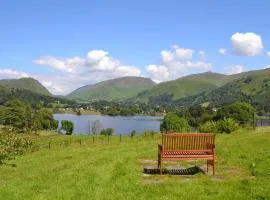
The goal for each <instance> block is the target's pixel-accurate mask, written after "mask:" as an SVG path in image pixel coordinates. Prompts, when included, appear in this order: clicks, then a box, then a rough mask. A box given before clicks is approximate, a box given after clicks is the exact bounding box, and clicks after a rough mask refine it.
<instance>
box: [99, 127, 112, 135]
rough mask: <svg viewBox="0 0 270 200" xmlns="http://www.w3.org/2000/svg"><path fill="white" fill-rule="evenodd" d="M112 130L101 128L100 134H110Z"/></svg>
mask: <svg viewBox="0 0 270 200" xmlns="http://www.w3.org/2000/svg"><path fill="white" fill-rule="evenodd" d="M113 131H114V130H113V128H105V129H102V130H101V132H100V135H112V134H113Z"/></svg>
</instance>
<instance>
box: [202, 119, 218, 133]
mask: <svg viewBox="0 0 270 200" xmlns="http://www.w3.org/2000/svg"><path fill="white" fill-rule="evenodd" d="M199 130H200V132H201V133H217V132H219V130H218V126H217V122H214V121H208V122H205V123H204V124H201V125H200V127H199Z"/></svg>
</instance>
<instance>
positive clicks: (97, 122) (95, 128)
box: [91, 119, 102, 135]
mask: <svg viewBox="0 0 270 200" xmlns="http://www.w3.org/2000/svg"><path fill="white" fill-rule="evenodd" d="M101 129H102V124H101V122H100V120H98V119H97V120H95V121H93V122H92V124H91V130H92V134H93V135H96V134H98V133H99V132H100V130H101Z"/></svg>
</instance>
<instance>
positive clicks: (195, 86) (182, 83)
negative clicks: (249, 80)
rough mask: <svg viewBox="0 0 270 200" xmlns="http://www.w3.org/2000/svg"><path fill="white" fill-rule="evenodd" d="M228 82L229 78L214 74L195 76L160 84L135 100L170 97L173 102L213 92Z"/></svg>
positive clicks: (140, 94)
mask: <svg viewBox="0 0 270 200" xmlns="http://www.w3.org/2000/svg"><path fill="white" fill-rule="evenodd" d="M226 82H227V76H226V75H224V74H218V73H213V72H206V73H201V74H193V75H190V76H186V77H182V78H179V79H176V80H173V81H168V82H163V83H160V84H158V85H156V86H154V87H152V88H150V89H148V90H146V91H143V92H141V93H139V94H138V95H137V97H136V98H135V99H136V100H137V101H145V102H147V101H149V99H150V98H153V97H158V96H162V95H170V96H172V98H173V100H176V99H180V98H184V97H187V96H191V95H195V94H198V93H201V92H204V91H210V90H213V89H215V88H217V87H219V86H221V85H223V84H224V83H226Z"/></svg>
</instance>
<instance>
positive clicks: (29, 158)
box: [0, 128, 270, 200]
mask: <svg viewBox="0 0 270 200" xmlns="http://www.w3.org/2000/svg"><path fill="white" fill-rule="evenodd" d="M37 142H38V143H39V144H40V146H41V148H40V150H39V151H36V152H29V153H27V154H26V155H23V156H19V157H17V158H16V159H15V160H11V161H7V162H6V163H5V164H2V165H0V177H1V179H0V199H1V200H2V199H3V200H9V199H16V200H18V199H35V200H38V199H76V200H77V199H230V200H233V199H245V200H246V199H270V128H263V129H262V128H261V129H257V130H256V131H244V130H241V131H238V132H235V133H232V134H231V135H217V140H216V147H217V148H216V152H217V174H216V176H212V175H211V173H209V174H203V173H198V174H196V175H190V176H176V175H162V176H160V175H146V174H143V173H142V172H143V167H144V166H156V157H157V143H159V142H160V136H159V135H155V136H154V137H152V136H136V137H135V138H134V139H133V140H131V139H130V138H129V137H122V138H121V142H120V137H119V136H114V137H111V138H109V141H108V138H107V137H96V138H95V141H94V143H93V138H92V136H50V137H49V139H48V136H46V137H40V138H38V139H37ZM49 147H50V148H49ZM172 165H181V166H183V165H184V166H187V167H188V166H193V165H194V162H181V163H180V162H179V163H176V162H168V163H166V164H165V167H169V166H172ZM197 165H200V166H202V168H204V167H205V164H204V163H203V162H199V163H197Z"/></svg>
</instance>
